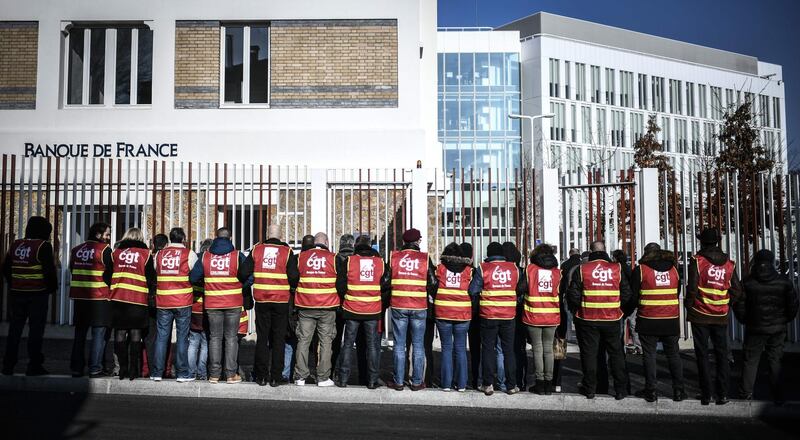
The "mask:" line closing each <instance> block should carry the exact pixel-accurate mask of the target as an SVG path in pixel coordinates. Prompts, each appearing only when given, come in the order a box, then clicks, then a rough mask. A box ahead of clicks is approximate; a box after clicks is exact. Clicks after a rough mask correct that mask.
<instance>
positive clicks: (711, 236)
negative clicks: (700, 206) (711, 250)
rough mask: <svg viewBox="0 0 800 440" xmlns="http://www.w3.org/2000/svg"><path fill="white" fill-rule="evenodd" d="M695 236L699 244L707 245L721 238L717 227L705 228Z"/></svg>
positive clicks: (715, 242) (717, 241)
mask: <svg viewBox="0 0 800 440" xmlns="http://www.w3.org/2000/svg"><path fill="white" fill-rule="evenodd" d="M697 238H698V239H699V240H700V244H709V245H714V244H717V243H719V242H720V240H722V237H721V235H720V233H719V229H717V228H705V229H703V232H701V233H700V234H698V235H697Z"/></svg>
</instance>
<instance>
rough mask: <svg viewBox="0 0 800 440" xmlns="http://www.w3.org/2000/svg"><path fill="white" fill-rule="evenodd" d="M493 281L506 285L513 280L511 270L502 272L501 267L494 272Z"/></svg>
mask: <svg viewBox="0 0 800 440" xmlns="http://www.w3.org/2000/svg"><path fill="white" fill-rule="evenodd" d="M492 280H493V281H497V282H498V283H500V284H506V283H508V282H509V281H510V280H511V270H509V269H506V270H501V269H500V268H499V267H498V268H497V269H495V270H494V272H492Z"/></svg>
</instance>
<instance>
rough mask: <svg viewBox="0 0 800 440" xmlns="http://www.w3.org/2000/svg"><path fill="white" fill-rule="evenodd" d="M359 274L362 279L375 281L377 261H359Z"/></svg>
mask: <svg viewBox="0 0 800 440" xmlns="http://www.w3.org/2000/svg"><path fill="white" fill-rule="evenodd" d="M359 266H360V267H359V271H358V276H359V280H360V281H374V280H375V262H374V261H372V260H361V261H359Z"/></svg>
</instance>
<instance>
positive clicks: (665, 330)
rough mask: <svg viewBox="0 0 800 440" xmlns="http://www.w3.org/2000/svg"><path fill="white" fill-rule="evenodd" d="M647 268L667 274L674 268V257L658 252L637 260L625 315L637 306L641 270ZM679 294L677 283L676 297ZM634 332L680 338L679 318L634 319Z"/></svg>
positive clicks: (638, 317)
mask: <svg viewBox="0 0 800 440" xmlns="http://www.w3.org/2000/svg"><path fill="white" fill-rule="evenodd" d="M641 266H648V267H650V268H652V269H653V270H656V271H659V272H667V271H668V270H670V269H672V268H673V267H675V255H674V254H673V253H672V252H670V251H665V250H660V251H656V252H651V253H649V254H646V255H644V256H643V257H642V258H641V259H640V260H639V265H638V266H636V268H635V269H633V272H632V273H631V279H630V286H631V293H632V294H633V296H632V298H631V302H630V304H629V305H628V307H629V310H626V311H625V313H626V314H630V313H632V312H633V309H634V308H636V307H638V306H639V299H640V297H641V291H642V268H641ZM680 293H681V283H680V282H679V283H678V296H680ZM636 331H637V332H638V333H641V334H643V335H652V336H680V334H681V328H680V318H674V319H648V318H642V317H641V316H637V317H636Z"/></svg>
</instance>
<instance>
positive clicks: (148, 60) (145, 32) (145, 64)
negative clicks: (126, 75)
mask: <svg viewBox="0 0 800 440" xmlns="http://www.w3.org/2000/svg"><path fill="white" fill-rule="evenodd" d="M137 69H138V74H137V79H136V84H137V85H136V103H137V104H150V103H152V97H153V31H151V30H150V29H139V63H138V67H137Z"/></svg>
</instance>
